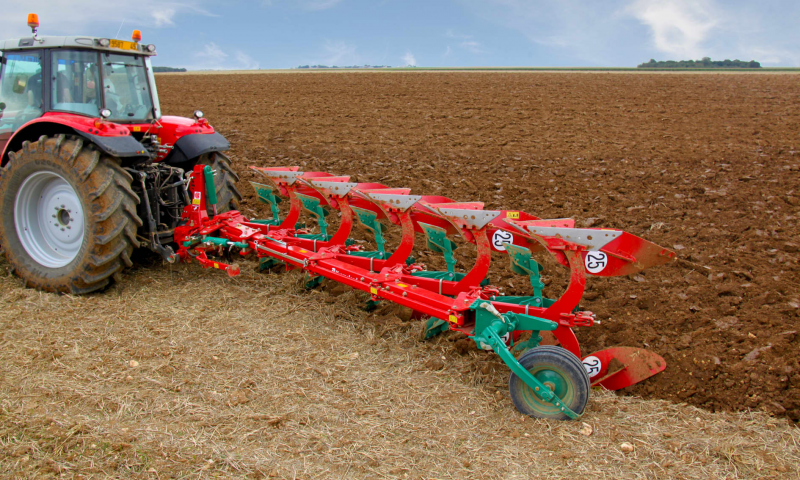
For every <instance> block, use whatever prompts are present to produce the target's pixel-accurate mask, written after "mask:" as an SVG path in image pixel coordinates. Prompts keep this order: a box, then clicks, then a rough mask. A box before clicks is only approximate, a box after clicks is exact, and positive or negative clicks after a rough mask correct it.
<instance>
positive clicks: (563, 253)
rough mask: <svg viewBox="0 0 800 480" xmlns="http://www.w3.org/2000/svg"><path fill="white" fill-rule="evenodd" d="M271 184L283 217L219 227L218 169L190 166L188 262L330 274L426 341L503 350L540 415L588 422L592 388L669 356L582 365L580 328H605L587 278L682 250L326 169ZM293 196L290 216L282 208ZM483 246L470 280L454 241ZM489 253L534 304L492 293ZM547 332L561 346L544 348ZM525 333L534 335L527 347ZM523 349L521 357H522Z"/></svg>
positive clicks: (636, 374) (273, 202) (628, 356)
mask: <svg viewBox="0 0 800 480" xmlns="http://www.w3.org/2000/svg"><path fill="white" fill-rule="evenodd" d="M251 168H253V170H255V171H256V172H258V173H259V174H261V175H263V176H264V177H265V178H266V179H267V180H268V182H269V183H268V184H259V183H253V187H254V188H255V190H256V192H257V194H258V198H259V199H260V200H261V201H263V202H264V203H266V204H268V205H269V206H270V208H271V211H272V214H273V218H271V219H268V220H248V219H247V218H245V217H244V216H243V215H242V214H241V213H240V212H238V211H229V212H226V213H222V214H219V215H215V216H213V218H210V217H209V216H208V213H207V211H208V208H210V207H212V206H213V205H215V204H216V198H215V193H214V188H213V187H212V188H206V186H207V185H211V186H213V185H214V183H213V182H214V178H213V175H214V173H213V172H212V171H211V169H210V168H209V167H207V166H206V167H203V166H197V167H195V168H194V170H193V172H192V174H191V177H190V180H189V190H190V193H191V195H192V204H191V205H189V206H187V207H186V208H185V209H184V212H183V220H184V221H185V224H184V225H182V226H179V227H177V228H176V230H175V241H176V242H177V243H178V245H179V250H178V254H179V255H180V257H181V258H182V259H184V260H186V259H189V258H194V259H195V260H197V261H198V262H200V264H201V265H202V266H203V267H211V268H217V269H220V270H224V271H226V272H227V273H228V274H229V275H231V276H234V275H237V274H238V273H239V269H238V267H236V266H235V265H233V264H228V263H224V262H223V261H221V259H222V258H224V257H222V256H221V255H220V254H221V253H223V252H229V251H235V252H238V253H239V254H241V255H255V256H256V257H258V258H259V259H260V262H261V264H262V266H263V267H264V268H268V267H271V266H274V265H279V264H284V265H285V266H286V267H287V268H289V269H295V268H297V269H302V270H304V271H305V272H307V273H308V275H309V276H310V277H311V278H314V279H318V280H321V279H322V278H328V279H331V280H334V281H336V282H340V283H343V284H345V285H348V286H350V287H353V288H356V289H358V290H362V291H364V292H368V293H369V294H370V295H371V301H372V302H379V301H391V302H394V303H396V304H399V305H403V306H405V307H409V308H411V309H413V310H415V311H416V312H419V314H421V315H424V316H426V317H429V319H428V320H427V323H426V324H425V330H424V336H425V337H426V338H430V337H432V336H434V335H436V334H438V333H441V332H444V331H446V330H455V331H459V332H463V333H464V334H466V335H467V336H469V337H470V338H471V339H472V340H474V341H475V343H476V344H477V346H478V347H479V348H482V349H486V350H493V351H494V352H496V353H497V354H498V355H499V356H500V358H501V359H502V360H503V362H505V364H506V365H508V367H509V368H510V369H511V377H510V380H509V390H510V394H511V398H512V401H513V402H514V405H515V406H516V407H517V409H518V410H519V411H520V412H522V413H524V414H527V415H532V416H536V417H543V418H557V419H567V418H571V419H575V418H578V417H579V416H580V415H581V414H582V412H583V410H584V408H585V406H586V403H587V401H588V398H589V390H590V386H602V387H605V388H607V389H610V390H617V389H620V388H624V387H627V386H630V385H633V384H635V383H637V382H640V381H642V380H644V379H646V378H648V377H650V376H652V375H655V374H657V373H658V372H661V371H662V370H664V368H665V367H666V363H665V362H664V359H663V358H661V357H660V356H658V355H657V354H655V353H652V352H649V351H647V350H644V349H640V348H632V347H613V348H608V349H606V350H602V351H599V352H595V353H593V354H591V355H588V356H582V355H581V349H580V346H579V344H578V340H577V338H576V336H575V333H574V332H573V328H575V327H591V326H592V325H593V324H595V323H598V321H597V320H596V319H595V315H594V314H592V313H591V312H587V311H582V310H580V307H579V302H580V300H581V298H582V296H583V292H584V288H585V285H586V278H587V276H588V275H594V276H601V277H612V276H620V275H629V274H632V273H636V272H639V271H641V270H643V269H644V268H647V267H650V266H654V265H660V264H664V263H667V262H669V261H672V260H674V259H675V253H674V252H672V251H671V250H668V249H665V248H662V247H660V246H658V245H655V244H653V243H651V242H648V241H646V240H643V239H641V238H639V237H637V236H635V235H631V234H629V233H626V232H623V231H621V230H615V229H602V228H575V222H574V220H572V219H556V220H545V219H540V218H538V217H535V216H533V215H531V214H528V213H525V212H522V211H518V210H484V209H483V203H480V202H468V203H462V202H456V201H454V200H451V199H449V198H446V197H442V196H432V195H411V194H410V193H411V191H410V189H407V188H390V187H387V186H385V185H382V184H379V183H352V182H349V180H350V177H347V176H334V175H331V174H329V173H325V172H301V171H299V167H277V168H256V167H251ZM286 198H288V200H289V202H290V204H289V208H288V212H287V213H286V215H285V216H284V217H283V218H281V209H280V208H279V206H278V203H279V202H280V201H282V200H283V199H286ZM302 211H305V212H307V213H308V214H310V215H311V216H313V217H315V218H316V220H317V225H318V226H319V228H320V233H310V231H309V230H308V229H305V228H302V227H303V226H304V225H303V224H301V223H298V221H299V220H300V215H301V212H302ZM333 211H338V213H339V217H340V219H339V222H338V223H339V226H338V229H337V230H336V231H335V232H333V233H331V232H328V227H329V226H330V225H329V224H328V222H327V221H326V219H325V218H326V216H327V215H329V214H330V213H332V212H333ZM354 221H358V222H360V223H361V224H362V225H363V226H364V227H365V228H366V229H367V230H369V231H370V232H371V233H372V234H373V236H374V241H375V244H376V245H377V247H378V249H377V250H376V251H364V250H363V249H362V247H361V246H360V245H358V244H356V243H355V242H354V241H353V240H352V239H350V234H351V231H352V228H353V222H354ZM387 225H396V226H399V227H400V229H401V232H402V237H401V239H400V243H399V245H398V246H397V248H396V249H395V250H394V251H393V252H392V251H389V250H387V249H386V242H385V239H384V230H385V229H386V228H387ZM417 234H422V235H424V237H425V240H426V245H427V248H428V249H429V250H431V251H433V252H437V253H441V254H443V255H444V257H445V264H446V265H447V269H446V270H445V271H429V270H426V269H425V266H424V265H420V264H417V263H414V261H413V259H412V258H411V253H412V250H413V248H414V241H415V238H416V235H417ZM456 235H460V236H461V237H462V238H463V239H464V240H465V241H467V242H470V243H472V244H475V246H476V248H477V259H476V262H475V265H474V266H473V267H472V269H471V270H469V271H468V272H466V273H461V272H456V271H455V264H456V261H455V259H454V257H453V249H454V248H455V246H456V244H455V242H453V240H451V237H454V236H456ZM492 252H503V253H506V254H508V256H509V259H510V263H511V269H512V271H513V272H514V273H517V274H520V275H525V276H527V277H529V279H530V284H531V286H532V288H533V294H532V295H531V296H524V297H523V296H504V295H501V294H500V292H499V290H498V289H497V288H495V287H493V286H491V285H489V284H488V280H487V273H488V271H489V265H490V263H491V258H492ZM544 252H547V253H549V254H550V255H552V256H553V257H554V258H555V260H556V261H557V262H558V263H560V264H562V265H564V266H565V267H567V268H569V284H568V286H567V287H566V289H565V291H564V293H563V294H562V295H561V297H560V298H558V299H548V298H545V297H544V295H543V289H544V283H543V282H542V279H541V276H540V274H541V266H540V264H539V263H538V262H536V260H534V258H533V254H537V253H544ZM541 332H551V334H552V335H553V336H554V337H555V339H556V340H557V341H558V343H560V347H557V346H545V345H540V342H542V340H543V338H542V336H541V335H540V333H541ZM523 333H529V335H530V336H529V337H527V339H526V340H524V341H520V340H521V339H522V338H523V335H522V334H523ZM520 352H522V354H521V356H519V357H518V358H516V357H515V355H514V353H520Z"/></svg>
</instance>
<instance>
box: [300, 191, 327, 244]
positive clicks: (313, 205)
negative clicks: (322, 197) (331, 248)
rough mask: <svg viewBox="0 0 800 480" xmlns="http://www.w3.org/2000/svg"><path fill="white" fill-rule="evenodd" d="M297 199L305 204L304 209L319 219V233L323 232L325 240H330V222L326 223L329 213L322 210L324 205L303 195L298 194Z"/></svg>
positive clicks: (316, 199)
mask: <svg viewBox="0 0 800 480" xmlns="http://www.w3.org/2000/svg"><path fill="white" fill-rule="evenodd" d="M297 198H299V199H300V203H302V204H303V209H304V210H305V211H307V212H308V213H310V214H311V215H312V216H314V217H315V218H316V219H317V224H319V231H320V232H322V233H321V235H324V236H325V238H328V222H326V221H325V217H327V216H328V211H327V210H325V209H324V208H322V205H320V204H319V199H318V198H314V197H309V196H308V195H303V194H302V193H298V194H297ZM303 238H306V237H303ZM312 240H321V239H320V238H317V239H312ZM323 241H327V240H323Z"/></svg>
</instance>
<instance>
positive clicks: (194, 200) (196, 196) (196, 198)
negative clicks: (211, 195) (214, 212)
mask: <svg viewBox="0 0 800 480" xmlns="http://www.w3.org/2000/svg"><path fill="white" fill-rule="evenodd" d="M202 198H203V194H202V193H200V192H194V198H192V205H200V200H201V199H202Z"/></svg>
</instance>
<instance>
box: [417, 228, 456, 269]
mask: <svg viewBox="0 0 800 480" xmlns="http://www.w3.org/2000/svg"><path fill="white" fill-rule="evenodd" d="M419 226H420V227H421V228H422V231H423V232H424V233H425V240H426V243H427V247H428V250H431V251H433V252H436V253H443V254H444V261H445V263H446V264H447V272H448V273H454V272H455V267H456V259H455V258H454V257H453V250H454V249H455V248H456V246H457V245H456V242H454V241H452V240H450V239H449V238H447V231H445V229H443V228H439V227H437V226H434V225H428V224H427V223H422V222H419ZM421 276H424V275H421ZM429 278H434V277H429ZM437 280H438V279H437Z"/></svg>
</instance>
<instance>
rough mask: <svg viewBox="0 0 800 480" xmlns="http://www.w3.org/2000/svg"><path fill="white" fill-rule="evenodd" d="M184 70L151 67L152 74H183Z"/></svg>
mask: <svg viewBox="0 0 800 480" xmlns="http://www.w3.org/2000/svg"><path fill="white" fill-rule="evenodd" d="M185 71H186V69H185V68H174V67H153V72H154V73H180V72H185Z"/></svg>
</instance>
